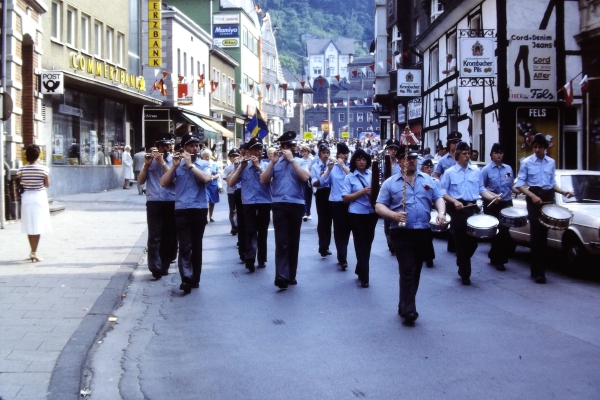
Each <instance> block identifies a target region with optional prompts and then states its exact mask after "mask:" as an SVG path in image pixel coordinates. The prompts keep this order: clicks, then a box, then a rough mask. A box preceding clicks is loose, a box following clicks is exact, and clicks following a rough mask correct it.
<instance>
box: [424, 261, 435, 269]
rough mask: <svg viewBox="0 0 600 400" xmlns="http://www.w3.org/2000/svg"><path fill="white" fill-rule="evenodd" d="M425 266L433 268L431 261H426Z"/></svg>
mask: <svg viewBox="0 0 600 400" xmlns="http://www.w3.org/2000/svg"><path fill="white" fill-rule="evenodd" d="M425 265H427V268H433V261H431V260H430V261H427V262H426V263H425Z"/></svg>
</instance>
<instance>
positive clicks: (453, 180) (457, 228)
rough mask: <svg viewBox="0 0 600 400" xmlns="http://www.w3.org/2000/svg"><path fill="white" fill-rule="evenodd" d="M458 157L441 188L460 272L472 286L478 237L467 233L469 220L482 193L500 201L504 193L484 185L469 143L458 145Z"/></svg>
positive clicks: (490, 199)
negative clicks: (472, 268)
mask: <svg viewBox="0 0 600 400" xmlns="http://www.w3.org/2000/svg"><path fill="white" fill-rule="evenodd" d="M454 158H455V160H456V164H455V165H454V166H452V167H450V168H449V169H448V170H446V172H444V175H443V176H442V181H441V187H442V191H444V193H445V194H444V200H446V204H447V206H446V207H447V210H448V214H449V215H450V217H451V219H452V223H451V224H450V233H451V234H452V237H453V238H454V243H455V245H456V265H457V266H458V275H459V276H460V277H461V281H462V284H463V285H470V284H471V257H472V256H473V254H474V253H475V250H476V249H477V238H475V237H473V236H469V235H468V234H467V219H468V218H469V217H470V216H472V215H473V214H475V212H476V211H477V210H478V208H477V200H478V199H479V196H481V197H483V198H484V199H485V200H489V201H492V200H494V199H496V201H498V200H500V199H501V196H499V195H497V194H494V193H492V192H490V191H488V190H487V189H486V188H485V187H484V186H483V179H482V178H481V172H480V171H479V168H477V167H476V166H475V165H471V164H470V163H469V160H470V159H471V151H470V148H469V145H468V144H467V143H466V142H458V143H457V144H456V151H455V153H454Z"/></svg>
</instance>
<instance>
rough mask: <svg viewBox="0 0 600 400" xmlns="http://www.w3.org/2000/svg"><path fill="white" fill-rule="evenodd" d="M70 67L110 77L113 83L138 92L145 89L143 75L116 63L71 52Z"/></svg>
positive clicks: (106, 77)
mask: <svg viewBox="0 0 600 400" xmlns="http://www.w3.org/2000/svg"><path fill="white" fill-rule="evenodd" d="M71 68H74V69H76V70H80V71H84V72H87V73H89V74H92V75H94V76H99V77H102V78H105V79H110V80H111V81H113V82H114V83H120V84H121V85H124V86H127V87H130V88H132V89H136V90H139V91H140V92H145V91H146V80H145V79H144V77H143V76H135V75H133V74H130V73H128V72H127V71H126V70H124V69H122V68H118V67H117V66H116V65H112V64H109V63H107V62H104V61H98V60H95V59H93V58H92V57H86V56H82V55H80V54H77V53H71Z"/></svg>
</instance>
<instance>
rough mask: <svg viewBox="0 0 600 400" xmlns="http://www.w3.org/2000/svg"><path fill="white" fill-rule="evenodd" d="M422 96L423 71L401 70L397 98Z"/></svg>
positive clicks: (399, 71)
mask: <svg viewBox="0 0 600 400" xmlns="http://www.w3.org/2000/svg"><path fill="white" fill-rule="evenodd" d="M421 94H422V92H421V70H420V69H399V70H398V87H397V91H396V96H398V97H420V96H421Z"/></svg>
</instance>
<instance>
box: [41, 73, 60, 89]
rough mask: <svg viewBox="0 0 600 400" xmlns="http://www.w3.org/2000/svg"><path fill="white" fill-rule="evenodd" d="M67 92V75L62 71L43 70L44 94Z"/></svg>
mask: <svg viewBox="0 0 600 400" xmlns="http://www.w3.org/2000/svg"><path fill="white" fill-rule="evenodd" d="M64 92H65V76H64V74H63V73H62V71H44V72H42V87H41V88H40V93H42V94H63V93H64Z"/></svg>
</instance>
